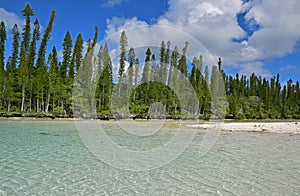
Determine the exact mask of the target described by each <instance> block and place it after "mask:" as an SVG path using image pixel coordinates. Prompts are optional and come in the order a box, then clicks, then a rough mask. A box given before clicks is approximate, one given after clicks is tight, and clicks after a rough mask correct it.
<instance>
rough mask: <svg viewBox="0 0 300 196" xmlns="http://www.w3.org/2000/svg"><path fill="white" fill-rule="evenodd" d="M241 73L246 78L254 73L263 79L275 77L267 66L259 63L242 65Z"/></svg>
mask: <svg viewBox="0 0 300 196" xmlns="http://www.w3.org/2000/svg"><path fill="white" fill-rule="evenodd" d="M239 73H240V74H243V75H246V76H250V75H251V74H252V73H255V74H256V75H259V76H261V77H262V78H271V77H272V76H273V75H272V73H271V72H270V71H269V70H268V69H267V68H266V67H265V64H263V63H262V62H259V61H257V62H251V63H245V64H241V70H240V71H239Z"/></svg>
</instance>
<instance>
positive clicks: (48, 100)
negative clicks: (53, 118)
mask: <svg viewBox="0 0 300 196" xmlns="http://www.w3.org/2000/svg"><path fill="white" fill-rule="evenodd" d="M49 103H50V93H48V98H47V100H46V107H45V112H46V113H48V109H49Z"/></svg>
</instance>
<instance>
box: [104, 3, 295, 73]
mask: <svg viewBox="0 0 300 196" xmlns="http://www.w3.org/2000/svg"><path fill="white" fill-rule="evenodd" d="M299 9H300V2H299V1H298V0H290V1H282V2H281V1H279V0H276V1H274V0H264V1H260V0H253V1H248V2H246V3H245V2H244V1H242V0H230V1H229V0H210V1H208V0H169V8H168V11H167V12H166V13H165V14H163V15H162V16H160V17H159V18H158V19H157V21H156V23H155V24H154V25H151V26H149V25H148V24H147V23H146V22H145V21H141V20H138V18H136V17H133V18H129V19H128V18H127V19H126V18H112V19H109V20H107V30H106V34H107V35H108V37H110V40H111V41H112V42H115V43H118V41H119V33H118V32H119V31H122V30H126V34H127V35H128V37H129V44H130V46H133V47H138V46H142V45H144V46H146V45H156V46H159V45H160V42H161V40H165V41H168V40H170V41H171V42H172V45H173V46H174V45H178V47H179V49H180V48H182V47H183V46H184V42H185V41H189V42H190V46H189V55H190V56H199V54H200V53H203V52H205V51H206V52H208V51H209V53H210V54H211V57H212V58H213V59H217V57H219V56H221V57H222V58H223V62H226V63H228V64H232V65H238V66H239V69H240V70H241V72H244V73H250V72H251V73H252V72H257V73H258V74H261V75H265V76H267V75H268V74H269V71H268V70H267V68H266V67H264V66H263V65H262V64H261V63H260V62H261V61H262V60H265V59H269V58H272V57H278V56H283V55H285V54H288V53H291V52H293V50H294V47H295V44H296V42H297V41H298V40H299V38H300V28H298V27H299V26H300V20H299V18H300V12H299V11H298V10H299ZM239 13H245V20H246V22H247V24H248V25H250V26H251V25H258V26H259V27H260V28H259V29H257V30H256V31H254V33H253V34H251V35H248V32H246V31H244V30H243V28H242V27H241V26H240V24H239V23H238V21H237V14H239ZM168 28H169V29H168ZM249 28H250V27H249ZM130 29H134V30H130ZM167 29H168V30H167ZM188 37H189V38H188ZM195 40H196V41H195ZM233 40H244V41H241V42H237V41H233ZM193 42H197V43H196V44H194V45H193ZM199 48H204V49H203V50H201V49H200V50H199ZM206 49H207V50H206ZM190 58H192V57H190ZM250 65H251V66H250ZM250 69H253V70H252V71H251V70H250Z"/></svg>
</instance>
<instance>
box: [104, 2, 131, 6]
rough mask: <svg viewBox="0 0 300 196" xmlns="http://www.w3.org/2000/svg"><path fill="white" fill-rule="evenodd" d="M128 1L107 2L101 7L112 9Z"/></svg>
mask: <svg viewBox="0 0 300 196" xmlns="http://www.w3.org/2000/svg"><path fill="white" fill-rule="evenodd" d="M127 1H129V0H107V1H106V2H105V3H104V4H102V6H103V7H114V6H117V5H120V4H121V3H123V2H127Z"/></svg>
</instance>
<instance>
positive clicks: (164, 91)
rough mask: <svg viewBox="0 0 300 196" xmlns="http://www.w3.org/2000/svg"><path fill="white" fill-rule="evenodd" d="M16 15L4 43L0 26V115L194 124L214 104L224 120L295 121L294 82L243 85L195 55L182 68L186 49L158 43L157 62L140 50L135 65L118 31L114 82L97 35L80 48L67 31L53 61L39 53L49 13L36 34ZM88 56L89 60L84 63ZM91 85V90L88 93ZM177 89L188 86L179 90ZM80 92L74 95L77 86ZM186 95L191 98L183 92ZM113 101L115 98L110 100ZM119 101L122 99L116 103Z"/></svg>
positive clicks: (34, 25) (299, 93) (299, 100)
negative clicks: (187, 120) (190, 118)
mask: <svg viewBox="0 0 300 196" xmlns="http://www.w3.org/2000/svg"><path fill="white" fill-rule="evenodd" d="M21 13H22V15H23V16H24V19H25V24H24V26H22V27H19V26H18V25H17V24H15V25H14V27H13V29H12V31H11V33H12V35H11V36H8V35H7V33H8V32H7V28H6V25H5V22H4V21H2V22H1V24H0V113H1V114H9V113H20V114H22V115H27V114H32V113H44V114H51V115H54V116H64V117H72V116H74V113H73V111H74V108H75V109H76V108H77V110H76V112H77V113H76V115H79V116H80V117H84V115H86V114H87V113H88V112H86V111H87V110H89V111H92V114H90V116H94V117H95V116H96V117H110V116H112V115H113V114H114V113H115V111H116V108H114V107H118V108H117V110H118V111H121V112H118V113H120V114H121V115H122V114H123V117H128V113H126V112H124V113H122V111H123V109H124V111H125V110H126V108H122V107H123V106H124V107H125V106H126V107H127V110H129V113H130V114H132V115H135V116H137V115H138V116H149V115H150V117H152V118H160V117H170V118H181V117H184V113H185V111H189V112H190V113H192V114H193V115H194V116H196V117H197V118H200V119H210V118H211V117H212V116H216V114H215V113H216V111H214V108H216V105H220V104H221V106H220V107H223V109H224V112H222V111H217V113H220V114H222V115H221V116H222V117H226V118H232V119H287V118H297V119H300V87H299V82H298V81H292V80H288V81H287V82H285V83H282V82H281V81H280V75H279V74H277V75H276V76H273V77H271V78H262V77H261V76H259V75H256V74H255V73H253V74H252V75H251V76H249V77H247V76H245V75H239V74H238V73H237V74H236V75H227V74H226V72H225V70H223V68H222V67H223V65H222V59H221V58H219V59H217V62H218V64H217V65H209V66H208V65H204V63H203V57H202V55H201V54H199V56H198V57H194V59H193V60H192V62H190V63H189V62H188V60H187V57H186V51H187V50H188V43H187V42H186V44H185V46H184V48H182V50H181V51H182V52H179V51H180V50H179V49H178V48H177V46H174V47H171V42H169V41H166V40H162V42H161V45H160V46H159V53H158V54H155V53H153V52H152V51H151V48H147V50H146V51H145V58H144V59H139V58H138V57H137V56H136V54H135V49H134V48H132V47H130V45H129V43H128V38H127V35H126V31H123V32H122V33H121V36H120V45H119V47H120V56H119V69H118V73H117V75H118V81H117V82H115V81H113V71H112V67H113V65H112V60H111V57H110V52H109V46H108V45H107V44H104V45H103V46H100V49H99V50H98V51H95V50H96V47H95V45H96V43H97V41H98V28H97V27H95V30H94V37H93V39H89V40H87V41H86V42H85V41H84V40H83V36H82V34H78V35H77V37H76V38H72V37H71V33H70V32H68V31H67V32H66V34H65V37H64V40H63V43H62V47H63V49H62V58H61V59H60V58H59V57H58V51H57V49H56V47H55V46H54V47H52V48H51V49H49V50H47V46H48V41H49V39H50V36H51V32H52V30H53V23H54V21H55V16H56V13H55V11H52V13H51V15H50V17H49V21H48V24H47V26H46V28H45V30H44V32H43V34H41V28H40V23H39V21H38V19H35V20H32V18H33V17H34V11H33V9H32V8H31V6H30V5H29V4H27V5H26V7H25V8H24V9H23V10H22V11H21ZM8 37H11V39H12V40H11V43H12V45H11V46H10V47H9V48H11V51H9V52H8V51H6V50H7V48H8V47H7V43H6V42H7V39H8ZM84 43H87V45H86V46H85V45H84ZM84 47H86V48H87V50H86V52H84V51H85V50H84ZM47 51H50V52H47ZM8 53H9V55H8V56H7V57H6V56H5V54H8ZM94 53H95V54H96V55H92V54H94ZM157 57H158V58H157ZM127 64H128V68H127V67H126V65H127ZM80 70H85V71H81V72H80ZM90 73H92V74H90ZM84 74H86V75H84ZM95 74H96V75H97V77H94V75H95ZM82 78H85V80H88V81H89V82H88V83H87V82H86V81H84V80H82ZM91 82H92V86H89V85H90V83H91ZM185 83H188V84H189V85H190V86H184V85H183V84H185ZM84 85H85V88H86V89H87V90H88V91H87V92H79V91H78V92H77V91H75V92H74V89H78V88H77V87H78V86H80V87H82V86H84ZM191 88H192V89H193V92H190V91H189V90H188V89H191ZM220 88H221V91H222V92H221V94H220ZM174 89H180V90H178V91H181V92H184V93H186V97H193V96H192V94H193V93H194V94H195V97H196V99H197V104H194V103H195V102H194V100H190V99H188V98H186V99H184V100H183V99H182V98H180V96H178V93H176V90H174ZM216 89H218V90H217V91H216ZM91 90H92V91H93V93H92V94H91V93H90V91H91ZM114 91H116V92H114ZM187 92H188V93H187ZM81 93H83V94H81ZM84 93H85V95H89V98H90V99H89V100H83V99H82V100H80V99H77V98H80V97H84V96H85V95H84ZM114 93H119V94H118V96H117V99H115V98H114V96H113V95H114ZM189 93H191V94H189ZM120 94H122V95H125V98H126V99H124V100H123V98H122V96H120ZM74 95H76V96H75V97H74ZM215 97H218V99H216V98H215ZM75 98H76V99H75ZM225 102H226V103H227V104H225ZM156 103H161V104H156ZM118 104H119V105H118ZM88 106H91V108H88ZM152 106H153V107H152ZM154 106H155V107H154ZM78 108H80V109H78ZM154 110H159V111H160V112H162V111H163V112H162V113H157V112H155V111H154ZM157 114H159V115H157Z"/></svg>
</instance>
